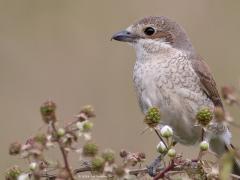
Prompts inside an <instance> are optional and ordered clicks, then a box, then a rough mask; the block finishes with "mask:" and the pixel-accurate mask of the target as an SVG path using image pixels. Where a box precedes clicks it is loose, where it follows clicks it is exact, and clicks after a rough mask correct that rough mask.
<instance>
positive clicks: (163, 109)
mask: <svg viewBox="0 0 240 180" xmlns="http://www.w3.org/2000/svg"><path fill="white" fill-rule="evenodd" d="M133 76H134V84H135V88H136V91H137V96H138V100H139V104H140V106H141V108H142V111H143V112H144V113H146V112H147V110H148V109H149V108H150V107H158V108H159V109H160V113H161V124H168V125H170V126H172V127H173V129H174V131H175V135H176V137H175V138H176V139H177V140H178V141H180V142H182V143H184V144H193V143H195V142H196V141H197V140H199V138H200V136H201V129H200V128H199V127H194V124H195V114H196V112H197V111H198V110H199V108H201V107H202V106H206V105H207V106H211V107H212V106H213V105H212V102H211V101H210V100H209V99H208V98H207V96H206V95H205V94H204V93H203V91H202V90H201V88H200V86H199V78H198V76H197V75H196V74H195V72H194V70H193V69H192V66H191V62H190V61H189V60H188V58H187V55H186V54H183V53H182V52H180V51H177V50H175V49H174V50H171V49H170V50H169V49H167V50H165V53H162V54H158V55H154V56H148V57H146V54H144V53H142V55H141V57H140V56H137V62H136V64H135V66H134V74H133ZM193 127H194V128H193Z"/></svg>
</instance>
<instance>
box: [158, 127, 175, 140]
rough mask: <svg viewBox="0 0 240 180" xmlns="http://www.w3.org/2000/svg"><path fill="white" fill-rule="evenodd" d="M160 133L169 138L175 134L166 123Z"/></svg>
mask: <svg viewBox="0 0 240 180" xmlns="http://www.w3.org/2000/svg"><path fill="white" fill-rule="evenodd" d="M160 134H161V135H162V137H165V138H169V137H171V136H173V130H172V128H171V127H170V126H167V125H166V126H163V127H162V128H161V130H160Z"/></svg>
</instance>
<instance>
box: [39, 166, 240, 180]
mask: <svg viewBox="0 0 240 180" xmlns="http://www.w3.org/2000/svg"><path fill="white" fill-rule="evenodd" d="M171 163H172V162H171ZM91 171H92V168H91V166H84V167H81V168H78V169H75V170H74V171H73V174H74V175H77V174H80V173H82V172H91ZM160 171H162V172H161V173H159V174H158V175H157V176H158V179H159V178H162V177H164V175H165V174H171V173H174V174H176V173H184V172H185V169H184V167H183V166H175V165H174V164H170V165H169V166H168V167H167V168H164V167H159V168H158V169H157V172H160ZM147 172H148V169H147V168H140V169H132V170H130V171H129V174H131V175H136V176H137V175H138V174H140V173H147ZM230 176H231V177H233V178H238V179H240V176H237V175H235V174H231V175H230ZM41 177H43V178H47V179H48V180H55V179H56V178H57V176H56V175H54V174H53V175H50V174H47V173H45V174H42V175H41ZM154 178H157V177H156V176H155V177H154ZM156 180H157V179H156Z"/></svg>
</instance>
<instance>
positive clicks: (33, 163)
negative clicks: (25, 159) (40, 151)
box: [29, 162, 37, 171]
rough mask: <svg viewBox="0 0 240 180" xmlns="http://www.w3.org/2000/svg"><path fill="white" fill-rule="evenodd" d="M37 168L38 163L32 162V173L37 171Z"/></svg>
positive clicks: (30, 167)
mask: <svg viewBox="0 0 240 180" xmlns="http://www.w3.org/2000/svg"><path fill="white" fill-rule="evenodd" d="M36 168H37V163H36V162H32V163H31V164H30V165H29V169H30V170H31V171H34V170H36Z"/></svg>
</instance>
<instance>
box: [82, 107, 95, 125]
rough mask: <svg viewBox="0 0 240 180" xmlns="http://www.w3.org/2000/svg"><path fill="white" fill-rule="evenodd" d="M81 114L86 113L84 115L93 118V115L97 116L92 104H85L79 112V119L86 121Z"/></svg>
mask: <svg viewBox="0 0 240 180" xmlns="http://www.w3.org/2000/svg"><path fill="white" fill-rule="evenodd" d="M81 114H84V116H86V118H92V117H95V116H96V115H95V112H94V109H93V107H92V106H90V105H87V106H84V107H83V108H82V110H81V111H80V113H79V115H80V116H79V121H85V120H86V119H85V118H84V117H82V116H81Z"/></svg>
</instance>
